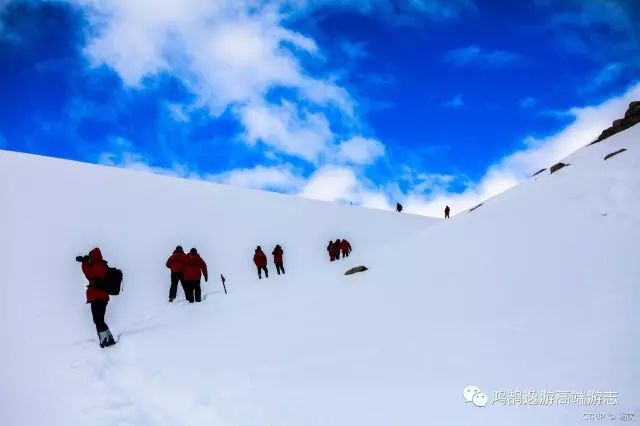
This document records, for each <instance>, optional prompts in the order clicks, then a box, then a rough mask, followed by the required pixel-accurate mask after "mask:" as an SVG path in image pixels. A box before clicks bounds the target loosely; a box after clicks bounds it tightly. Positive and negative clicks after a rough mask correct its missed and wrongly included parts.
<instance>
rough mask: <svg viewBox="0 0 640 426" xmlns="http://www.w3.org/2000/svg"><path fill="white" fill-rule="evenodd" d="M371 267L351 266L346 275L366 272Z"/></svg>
mask: <svg viewBox="0 0 640 426" xmlns="http://www.w3.org/2000/svg"><path fill="white" fill-rule="evenodd" d="M368 269H369V268H367V267H366V266H356V267H355V268H351V269H349V270H348V271H347V272H345V273H344V274H345V275H353V274H357V273H358V272H364V271H366V270H368Z"/></svg>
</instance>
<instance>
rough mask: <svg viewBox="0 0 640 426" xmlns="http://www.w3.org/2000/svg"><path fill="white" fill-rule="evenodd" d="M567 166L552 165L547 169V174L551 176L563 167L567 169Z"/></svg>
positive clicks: (561, 164)
mask: <svg viewBox="0 0 640 426" xmlns="http://www.w3.org/2000/svg"><path fill="white" fill-rule="evenodd" d="M568 165H569V164H565V163H557V164H554V165H553V166H551V167H550V168H549V174H553V173H555V172H557V171H558V170H560V169H561V168H563V167H567V166H568Z"/></svg>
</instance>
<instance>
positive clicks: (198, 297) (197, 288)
mask: <svg viewBox="0 0 640 426" xmlns="http://www.w3.org/2000/svg"><path fill="white" fill-rule="evenodd" d="M193 289H194V291H195V296H196V302H200V301H201V300H202V288H201V287H200V281H195V282H194V283H193Z"/></svg>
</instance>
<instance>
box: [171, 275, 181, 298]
mask: <svg viewBox="0 0 640 426" xmlns="http://www.w3.org/2000/svg"><path fill="white" fill-rule="evenodd" d="M178 281H180V277H179V276H178V272H172V273H171V287H169V302H173V299H175V298H176V294H177V293H178Z"/></svg>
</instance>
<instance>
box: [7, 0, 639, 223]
mask: <svg viewBox="0 0 640 426" xmlns="http://www.w3.org/2000/svg"><path fill="white" fill-rule="evenodd" d="M634 4H635V7H634ZM637 6H638V4H637V1H636V0H628V1H625V0H590V1H582V0H557V1H554V0H532V1H510V2H503V1H491V0H487V1H481V0H397V1H393V0H357V1H356V0H353V1H351V0H343V1H338V0H317V1H313V0H265V1H259V0H154V1H150V0H147V1H141V0H66V1H62V0H61V1H35V0H0V71H1V75H0V77H1V78H0V148H3V149H9V150H15V151H22V152H29V153H36V154H42V155H48V156H54V157H61V158H68V159H74V160H80V161H85V162H92V163H100V164H106V165H114V166H119V167H127V168H133V169H140V170H148V171H152V172H155V173H163V174H171V175H176V176H181V177H186V178H192V179H204V180H210V181H213V182H221V183H228V184H231V185H237V186H242V187H249V188H258V189H266V190H271V191H277V192H283V193H289V194H299V195H302V196H305V197H310V198H316V199H322V200H329V201H336V202H342V203H353V204H360V205H364V206H368V207H375V208H392V207H393V206H395V202H396V201H399V202H401V203H403V204H404V205H405V209H406V210H407V211H411V212H415V213H421V214H428V215H437V216H440V215H441V214H442V209H443V208H444V205H445V204H449V205H451V207H452V210H453V212H454V213H455V212H459V211H461V210H463V209H465V208H468V207H470V206H472V205H474V204H476V203H478V202H480V201H482V200H484V199H485V198H487V197H490V196H492V195H495V194H497V193H499V192H501V191H503V190H505V189H506V188H509V187H511V186H513V185H514V184H516V183H517V182H518V181H521V180H523V179H526V178H527V177H528V176H530V175H531V173H532V172H535V171H537V170H538V169H540V168H542V167H547V166H549V165H550V164H551V163H552V162H554V161H557V160H558V159H560V158H562V157H563V156H564V155H567V154H568V153H570V152H572V151H573V150H575V149H577V148H579V147H581V146H583V145H585V144H586V143H588V142H589V141H590V140H592V139H593V138H594V137H596V136H597V135H598V134H599V133H600V131H601V130H602V129H604V128H605V127H607V126H608V125H609V124H610V122H611V121H612V120H613V119H615V118H618V117H620V116H622V114H623V113H624V111H625V109H626V105H627V104H628V102H629V101H631V100H633V99H640V73H639V71H640V7H637Z"/></svg>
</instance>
